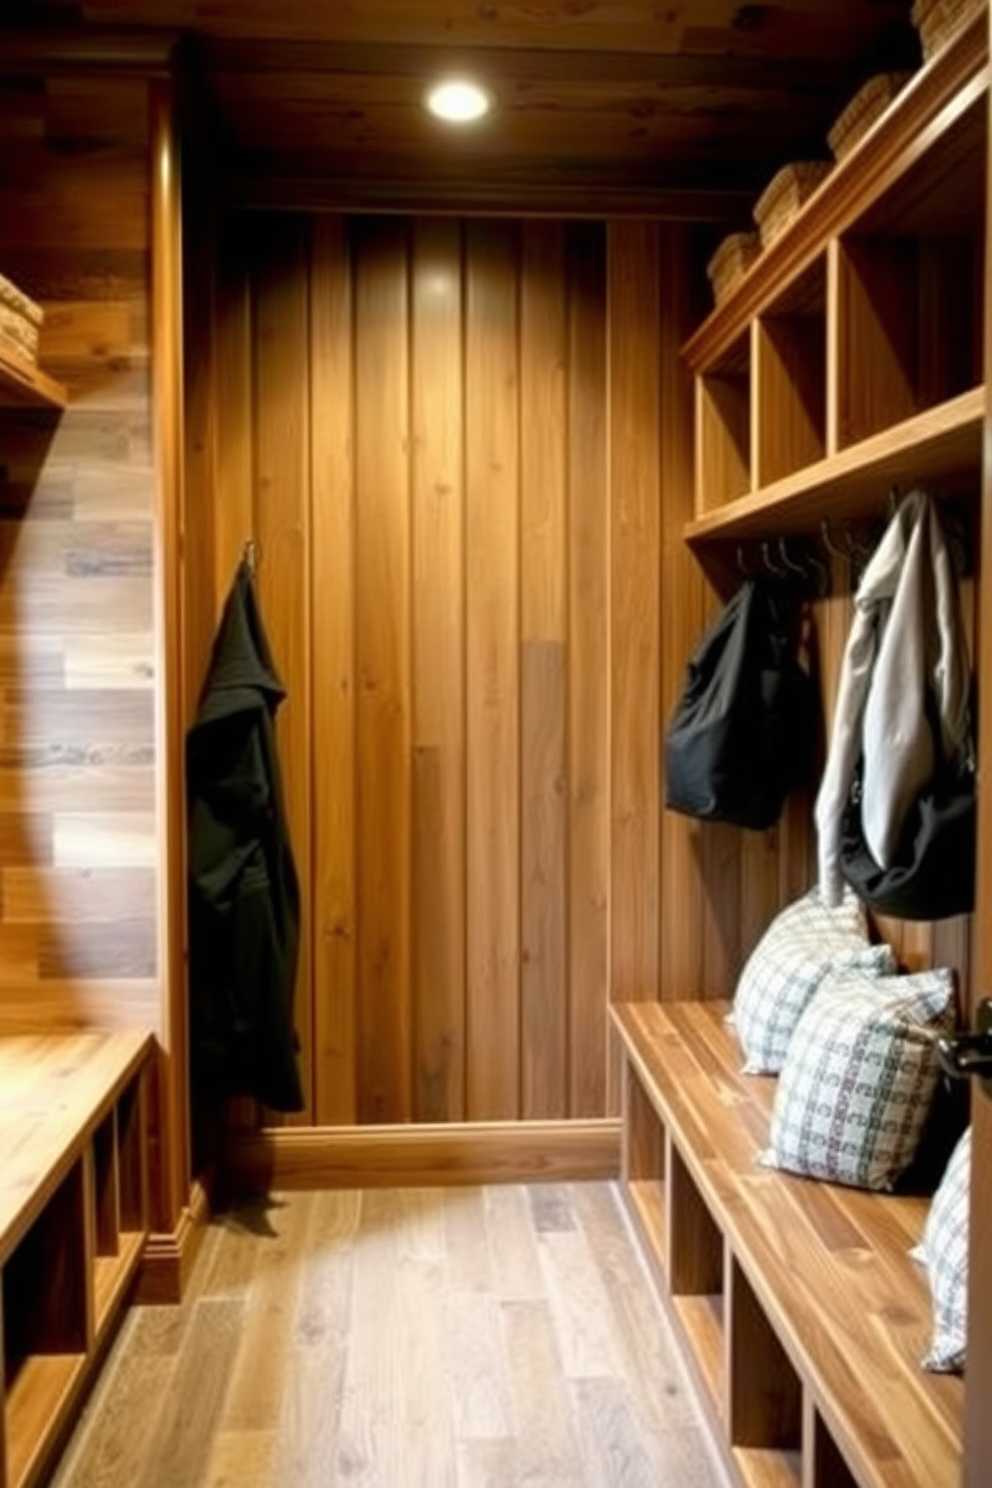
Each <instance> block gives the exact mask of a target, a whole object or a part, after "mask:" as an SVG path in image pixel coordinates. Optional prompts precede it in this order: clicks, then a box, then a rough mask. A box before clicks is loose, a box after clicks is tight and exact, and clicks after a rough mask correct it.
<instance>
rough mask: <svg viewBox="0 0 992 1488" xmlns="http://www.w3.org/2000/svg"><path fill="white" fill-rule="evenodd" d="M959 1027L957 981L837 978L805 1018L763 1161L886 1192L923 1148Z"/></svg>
mask: <svg viewBox="0 0 992 1488" xmlns="http://www.w3.org/2000/svg"><path fill="white" fill-rule="evenodd" d="M953 1024H954V977H953V974H952V973H951V972H950V971H947V970H946V969H943V968H941V969H938V970H936V971H921V972H916V973H914V974H913V975H912V976H895V977H887V976H886V977H872V976H867V975H865V974H864V973H862V972H846V973H844V974H843V975H838V976H837V977H835V978H833V979H832V980H831V982H830V983H829V985H827V986H825V987H824V988H823V989H822V991H820V993H819V994H818V995H817V996H816V997H815V998H814V999H813V1001H812V1002H811V1003H810V1005H809V1007H808V1008H807V1009H806V1011H805V1013H803V1015H802V1017H801V1018H800V1020H799V1022H798V1024H797V1026H796V1031H795V1033H794V1034H793V1036H792V1042H791V1044H790V1045H789V1053H788V1056H787V1058H786V1061H785V1064H784V1065H783V1067H782V1074H781V1077H780V1079H779V1083H778V1089H777V1091H776V1093H775V1105H774V1108H773V1110H772V1127H771V1141H770V1145H769V1149H768V1151H767V1152H766V1153H765V1154H764V1155H763V1158H762V1161H763V1162H765V1163H767V1165H768V1166H769V1167H774V1168H785V1169H786V1170H787V1171H789V1172H791V1173H804V1174H806V1175H807V1176H808V1177H811V1178H825V1179H828V1180H829V1181H831V1182H834V1183H848V1184H851V1185H852V1186H853V1187H855V1188H873V1189H888V1188H891V1187H892V1186H893V1184H894V1183H895V1181H896V1179H897V1178H898V1177H899V1175H900V1174H901V1173H902V1172H904V1170H905V1169H906V1168H907V1167H908V1166H909V1164H910V1162H911V1161H912V1159H913V1157H914V1155H915V1152H916V1148H917V1146H918V1144H919V1140H920V1133H921V1132H922V1129H923V1125H924V1122H925V1120H926V1117H927V1112H928V1111H929V1109H930V1103H931V1101H932V1099H933V1095H934V1091H935V1090H936V1088H937V1079H938V1074H939V1071H938V1067H937V1059H936V1051H935V1044H936V1039H937V1036H938V1035H939V1034H942V1033H946V1032H949V1031H950V1029H951V1028H952V1027H953Z"/></svg>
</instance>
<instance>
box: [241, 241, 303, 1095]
mask: <svg viewBox="0 0 992 1488" xmlns="http://www.w3.org/2000/svg"><path fill="white" fill-rule="evenodd" d="M307 226H308V225H307V224H306V222H302V221H301V222H294V223H292V224H291V225H289V226H288V227H286V228H283V229H282V230H280V232H279V233H278V234H273V233H269V234H265V233H262V234H259V236H258V240H257V242H256V249H257V252H258V254H259V261H258V271H257V274H256V277H255V279H254V284H253V288H254V297H253V322H252V325H253V332H254V336H255V341H256V351H255V368H256V373H255V383H254V390H255V407H254V440H255V460H256V471H255V476H256V481H257V490H258V491H260V492H264V494H265V499H264V500H261V501H258V502H257V504H256V510H255V527H254V535H255V538H256V540H257V543H258V552H259V554H260V555H261V557H260V561H259V562H258V566H257V573H256V587H257V591H258V599H259V604H260V607H261V610H262V613H263V615H264V617H265V626H266V631H267V634H268V637H269V642H270V644H271V647H272V651H273V655H274V656H275V657H276V658H277V662H276V665H277V667H278V671H279V675H280V678H281V680H282V682H283V685H284V686H285V688H286V700H285V702H284V703H283V705H282V707H281V708H280V710H279V713H278V714H277V717H276V742H277V747H278V749H279V751H280V755H281V757H282V758H283V759H284V760H285V761H287V762H290V761H293V760H297V759H299V760H300V761H303V760H304V759H305V758H306V751H307V745H308V741H309V739H310V736H311V717H310V713H311V694H310V648H311V636H312V629H311V621H310V583H309V573H310V570H309V550H308V544H309V541H310V527H311V523H310V501H309V496H310V489H309V478H310V461H309V438H310V425H309V416H310V397H309V356H308V349H309V329H310V327H309V297H308V287H309V286H308V277H307V273H306V265H307V262H308V252H309V238H308V232H307ZM282 779H283V791H284V795H285V804H286V820H287V826H288V832H289V839H290V843H291V845H292V850H293V858H294V861H295V864H296V871H297V876H298V878H299V882H300V903H301V933H300V950H299V963H298V967H297V974H296V996H295V1003H294V1025H295V1028H296V1031H297V1036H298V1038H299V1041H300V1051H299V1056H298V1058H299V1065H300V1069H301V1072H302V1078H303V1089H304V1099H305V1100H306V1102H307V1105H306V1108H305V1109H304V1111H303V1112H301V1113H300V1115H299V1117H298V1118H295V1117H294V1118H293V1119H294V1120H299V1121H301V1122H306V1121H309V1120H312V1119H313V1001H312V995H311V992H310V988H311V968H312V948H311V933H310V897H309V896H310V884H311V871H310V851H311V844H310V823H311V820H312V800H311V793H312V787H311V777H310V773H309V771H307V770H306V769H299V768H292V767H289V768H285V767H284V768H283V770H282Z"/></svg>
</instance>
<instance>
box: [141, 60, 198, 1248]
mask: <svg viewBox="0 0 992 1488" xmlns="http://www.w3.org/2000/svg"><path fill="white" fill-rule="evenodd" d="M150 110H151V113H150V124H151V128H150V150H151V178H152V182H151V214H152V241H151V265H152V335H151V343H152V368H153V389H154V397H153V404H152V406H153V440H154V449H153V458H154V465H155V472H156V505H157V511H156V552H155V560H156V561H155V575H156V582H155V636H156V671H157V675H158V685H157V687H156V690H155V698H156V755H157V758H158V775H157V794H158V799H157V815H158V822H159V844H160V857H159V945H158V965H159V977H160V979H161V986H162V1004H161V1019H160V1024H159V1039H160V1041H161V1045H162V1050H163V1054H162V1056H161V1060H160V1066H159V1080H158V1096H159V1108H158V1119H157V1135H158V1150H157V1157H158V1163H157V1172H156V1187H155V1215H154V1223H155V1226H156V1228H158V1229H163V1230H172V1229H174V1228H175V1225H176V1223H177V1221H178V1218H179V1215H180V1213H181V1211H182V1207H183V1204H184V1203H185V1201H186V1196H187V1194H188V1192H189V1184H190V1155H189V1130H188V1125H189V1123H188V1111H187V1103H188V1094H187V1092H188V1084H189V1081H188V1072H187V1068H188V1066H187V1055H188V1038H187V1016H186V970H185V944H186V851H185V795H186V786H185V768H184V760H185V737H184V727H185V723H184V717H183V693H184V678H183V657H182V649H181V638H182V635H183V631H184V617H183V602H182V586H183V577H182V572H181V556H180V555H181V550H182V542H183V535H184V492H183V438H184V436H183V399H182V247H181V207H180V191H181V182H180V159H179V151H178V146H177V134H176V126H175V113H174V98H173V93H172V87H171V85H170V84H169V83H166V82H158V81H156V82H153V83H152V84H151V88H150Z"/></svg>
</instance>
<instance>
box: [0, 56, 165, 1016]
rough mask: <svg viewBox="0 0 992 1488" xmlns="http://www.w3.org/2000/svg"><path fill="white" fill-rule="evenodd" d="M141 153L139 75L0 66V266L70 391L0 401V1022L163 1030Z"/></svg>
mask: <svg viewBox="0 0 992 1488" xmlns="http://www.w3.org/2000/svg"><path fill="white" fill-rule="evenodd" d="M0 74H2V63H0ZM150 149H151V135H150V86H149V84H148V83H147V82H145V81H142V80H140V79H122V78H114V77H112V76H103V77H100V78H96V77H93V76H86V75H83V74H76V73H71V72H66V73H64V74H62V75H60V76H57V77H51V78H49V79H47V80H46V79H42V78H25V77H20V78H16V79H14V78H9V77H4V76H0V273H3V274H4V275H6V276H7V277H9V278H12V279H13V280H15V281H16V282H18V283H19V284H21V285H23V287H24V288H25V289H26V290H27V291H28V293H30V294H32V295H33V296H34V297H35V298H37V299H39V300H40V301H41V302H42V303H43V305H44V308H45V310H46V324H45V326H44V328H43V332H42V340H41V350H40V356H41V362H42V365H43V366H44V367H45V369H46V370H47V371H48V372H50V373H52V374H53V375H54V376H56V377H58V378H59V379H60V380H61V381H63V382H64V383H65V384H66V386H67V387H68V390H69V407H68V409H67V410H66V411H65V413H64V414H63V415H62V416H61V418H56V417H55V416H54V415H49V414H40V413H37V412H32V411H25V410H21V411H13V410H3V411H2V412H0V822H2V826H0V844H3V845H0V942H2V947H0V1026H2V1027H3V1028H4V1029H15V1028H22V1029H31V1028H37V1027H39V1026H42V1025H43V1026H45V1027H46V1028H51V1027H53V1026H55V1027H57V1026H78V1025H82V1024H87V1023H103V1024H120V1025H134V1026H143V1027H147V1028H152V1029H154V1030H156V1031H157V1032H159V1033H163V1032H164V1029H163V1025H162V1017H163V1010H162V1004H161V999H160V985H159V970H160V968H159V950H158V945H159V942H158V936H159V909H160V884H159V868H160V859H161V854H160V849H159V845H158V844H159V833H158V825H157V824H158V806H157V801H156V699H155V690H156V686H157V684H158V680H159V657H160V652H159V647H158V642H157V641H156V634H155V628H156V621H155V584H156V580H155V556H154V554H155V518H156V466H155V457H154V456H153V448H152V402H151V385H150V337H151V299H150V296H151V240H150V226H151V220H152V214H151V201H150V183H151V172H150Z"/></svg>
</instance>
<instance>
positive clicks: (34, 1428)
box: [7, 1354, 86, 1488]
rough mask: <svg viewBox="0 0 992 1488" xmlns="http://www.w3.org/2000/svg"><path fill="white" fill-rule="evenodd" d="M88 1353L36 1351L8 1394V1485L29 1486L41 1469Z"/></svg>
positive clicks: (9, 1486) (75, 1390) (23, 1487)
mask: <svg viewBox="0 0 992 1488" xmlns="http://www.w3.org/2000/svg"><path fill="white" fill-rule="evenodd" d="M85 1368H86V1355H85V1354H32V1355H31V1357H30V1358H28V1359H25V1360H24V1362H23V1364H22V1365H21V1367H20V1369H19V1370H18V1371H17V1375H16V1377H15V1379H14V1381H13V1383H12V1385H11V1387H10V1390H9V1391H8V1394H7V1488H25V1485H27V1484H29V1483H33V1482H34V1481H35V1480H36V1479H37V1477H38V1476H39V1474H40V1472H41V1467H42V1448H43V1443H44V1441H45V1439H46V1438H47V1437H48V1436H50V1435H52V1434H53V1433H55V1432H57V1431H58V1430H59V1428H60V1426H61V1425H62V1422H63V1421H64V1419H65V1416H66V1413H67V1412H68V1410H69V1409H70V1407H71V1405H72V1402H73V1399H74V1397H75V1395H76V1393H77V1392H78V1390H79V1388H80V1386H81V1384H82V1380H83V1373H84V1370H85Z"/></svg>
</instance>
